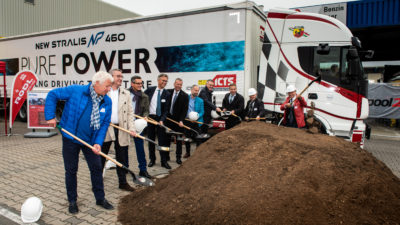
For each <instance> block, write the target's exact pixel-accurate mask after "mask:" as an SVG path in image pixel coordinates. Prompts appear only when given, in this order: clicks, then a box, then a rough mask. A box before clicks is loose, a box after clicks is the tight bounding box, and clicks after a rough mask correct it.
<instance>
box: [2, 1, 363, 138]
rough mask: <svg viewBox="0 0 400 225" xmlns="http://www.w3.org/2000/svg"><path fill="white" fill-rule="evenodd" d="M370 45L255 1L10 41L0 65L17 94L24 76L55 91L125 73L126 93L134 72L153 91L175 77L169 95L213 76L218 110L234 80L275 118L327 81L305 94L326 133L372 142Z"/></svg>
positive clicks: (318, 20)
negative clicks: (296, 96)
mask: <svg viewBox="0 0 400 225" xmlns="http://www.w3.org/2000/svg"><path fill="white" fill-rule="evenodd" d="M360 48H361V45H360V43H359V41H358V39H357V38H356V37H353V35H352V34H351V32H350V31H349V29H348V28H347V27H346V26H345V25H344V24H342V23H341V22H340V21H338V20H336V19H334V18H330V17H327V16H324V15H319V14H312V13H302V12H299V11H294V10H286V9H274V10H270V11H269V12H268V13H265V12H264V11H263V10H262V8H260V7H259V6H257V5H256V4H255V3H253V2H250V1H246V2H242V3H237V4H229V5H223V6H216V7H211V8H202V9H195V10H190V11H182V12H177V13H170V14H161V15H153V16H146V17H137V18H133V19H125V20H118V21H110V22H105V23H98V24H91V25H85V26H79V27H71V28H65V29H59V30H52V31H47V32H40V33H34V34H27V35H21V36H14V37H8V38H3V39H0V61H4V62H6V63H7V72H6V78H7V82H6V83H7V93H8V94H9V93H10V91H11V90H10V89H9V88H10V87H11V83H12V80H13V77H14V76H15V75H16V74H17V73H18V71H22V70H31V71H32V72H34V73H35V74H36V75H37V76H38V78H39V80H38V82H37V83H36V85H35V88H38V89H41V90H43V89H45V90H51V89H53V88H57V87H65V86H69V85H72V84H87V83H88V82H89V81H90V79H91V77H92V76H93V74H94V73H95V72H97V71H99V70H105V71H109V70H111V69H113V68H119V69H121V70H122V72H123V74H124V82H123V87H124V88H128V87H130V78H131V77H132V76H134V75H139V76H141V77H142V78H143V81H144V88H147V87H149V86H152V85H155V84H156V80H157V76H158V75H159V74H160V73H166V74H168V76H169V81H170V82H169V83H168V85H167V88H171V87H172V84H173V81H174V80H175V79H176V78H178V77H179V78H181V79H182V80H183V86H184V87H183V88H184V90H185V91H189V89H190V87H191V86H192V85H193V84H198V85H200V86H203V85H205V83H206V81H207V80H208V79H212V80H214V82H215V87H214V96H215V103H216V104H217V105H221V103H222V98H223V96H224V95H225V94H226V93H227V92H228V90H229V86H228V85H229V84H230V83H232V82H234V83H236V84H237V88H238V92H239V93H240V94H242V95H243V96H244V97H245V99H246V100H247V99H248V96H247V90H248V89H249V88H251V87H254V88H257V90H258V97H259V98H260V99H262V100H263V101H264V103H265V108H266V109H267V110H268V112H269V115H270V118H278V116H277V115H279V114H282V112H281V111H280V109H279V105H280V104H282V103H283V101H284V99H285V96H286V93H285V90H286V87H287V85H290V84H294V85H295V86H296V87H297V89H298V90H301V89H303V88H304V87H306V86H307V84H308V83H309V82H310V81H311V80H313V79H315V77H316V76H318V75H322V81H321V82H320V83H317V84H313V85H312V86H311V87H310V88H309V89H308V90H307V91H306V92H305V93H304V95H303V96H304V97H305V100H306V101H307V102H308V103H310V102H311V101H313V102H314V103H315V105H316V109H315V112H316V113H315V116H316V119H317V120H319V121H320V122H321V124H322V126H323V131H324V132H325V133H327V134H329V135H336V136H343V137H345V138H348V139H351V140H353V141H358V142H362V140H363V137H364V136H365V131H366V125H365V123H364V119H366V118H367V116H368V101H367V99H366V90H367V86H366V85H367V81H366V78H365V76H364V75H363V70H362V67H361V64H360V58H359V56H358V55H359V50H360ZM334 65H336V66H337V68H338V70H337V73H336V75H331V74H330V71H331V70H330V69H331V67H333V66H334ZM1 93H3V91H2V90H1ZM21 111H22V112H21V113H20V116H21V117H23V116H24V112H23V110H21ZM25 115H26V113H25ZM221 126H222V125H221ZM353 134H357V135H358V136H357V137H355V136H354V135H353ZM360 138H361V139H360Z"/></svg>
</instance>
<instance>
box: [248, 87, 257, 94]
mask: <svg viewBox="0 0 400 225" xmlns="http://www.w3.org/2000/svg"><path fill="white" fill-rule="evenodd" d="M248 93H249V96H252V95H255V94H257V91H256V89H254V88H250V89H249V92H248Z"/></svg>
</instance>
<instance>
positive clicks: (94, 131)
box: [45, 71, 114, 214]
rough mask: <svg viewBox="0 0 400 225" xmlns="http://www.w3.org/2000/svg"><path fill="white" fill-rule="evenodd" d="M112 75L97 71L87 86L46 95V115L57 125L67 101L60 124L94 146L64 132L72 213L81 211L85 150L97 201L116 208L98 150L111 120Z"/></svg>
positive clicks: (66, 173) (67, 88) (70, 87)
mask: <svg viewBox="0 0 400 225" xmlns="http://www.w3.org/2000/svg"><path fill="white" fill-rule="evenodd" d="M112 82H113V77H112V76H111V75H110V74H109V73H107V72H104V71H100V72H97V73H96V74H95V75H94V76H93V78H92V82H91V83H89V84H88V85H71V86H68V87H63V88H56V89H53V90H51V91H50V92H49V93H48V95H47V98H46V105H45V118H46V120H47V123H48V124H50V125H51V126H53V127H55V126H56V125H57V121H56V119H55V113H56V106H57V102H58V101H65V107H64V110H63V114H62V117H61V121H60V126H61V127H62V128H64V129H65V130H67V131H69V132H71V133H72V134H73V135H75V136H77V137H79V138H80V139H82V140H84V141H85V142H87V143H89V144H90V145H92V146H93V147H94V148H95V149H94V150H91V149H90V148H88V147H86V146H84V145H83V144H81V143H80V142H78V141H77V140H75V139H73V138H72V137H71V136H69V135H68V134H66V133H64V132H62V141H63V144H62V154H63V159H64V168H65V186H66V189H67V196H68V201H69V208H68V210H69V212H70V213H72V214H75V213H78V212H79V210H78V206H77V203H76V201H77V196H78V195H77V172H78V162H79V153H80V151H81V150H82V152H83V155H84V156H85V159H86V162H87V164H88V167H89V170H90V178H91V181H92V190H93V193H94V196H95V198H96V204H97V205H99V206H101V207H103V208H105V209H113V208H114V207H113V206H112V205H111V204H110V203H109V202H108V201H107V200H106V199H105V194H104V184H103V176H102V166H101V159H100V155H99V152H100V151H101V146H102V144H103V141H104V138H105V136H106V133H107V129H108V126H109V124H110V121H111V105H112V104H111V99H110V98H109V97H108V96H107V95H106V94H107V93H108V92H109V91H110V88H111V85H112Z"/></svg>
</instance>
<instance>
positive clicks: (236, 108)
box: [222, 83, 244, 130]
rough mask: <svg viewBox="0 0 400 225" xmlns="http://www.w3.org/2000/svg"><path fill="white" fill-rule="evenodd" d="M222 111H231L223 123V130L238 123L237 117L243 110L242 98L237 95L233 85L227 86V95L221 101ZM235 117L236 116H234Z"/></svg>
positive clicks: (235, 87)
mask: <svg viewBox="0 0 400 225" xmlns="http://www.w3.org/2000/svg"><path fill="white" fill-rule="evenodd" d="M222 109H223V111H231V115H230V116H229V117H228V119H227V120H226V121H225V129H226V130H228V129H230V128H232V127H234V126H236V125H237V124H239V123H240V119H239V118H238V117H239V116H241V115H242V113H243V110H244V98H243V96H242V95H240V94H239V93H237V86H236V84H234V83H231V84H229V93H228V94H226V95H225V97H224V99H223V100H222ZM235 115H236V116H235Z"/></svg>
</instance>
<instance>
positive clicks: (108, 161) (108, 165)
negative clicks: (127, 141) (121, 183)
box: [105, 160, 117, 170]
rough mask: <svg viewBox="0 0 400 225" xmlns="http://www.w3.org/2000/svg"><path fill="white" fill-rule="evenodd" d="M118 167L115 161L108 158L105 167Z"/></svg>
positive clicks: (107, 168)
mask: <svg viewBox="0 0 400 225" xmlns="http://www.w3.org/2000/svg"><path fill="white" fill-rule="evenodd" d="M115 167H117V165H115V163H114V162H113V161H111V160H107V162H106V165H105V169H106V170H109V169H111V168H115Z"/></svg>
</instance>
